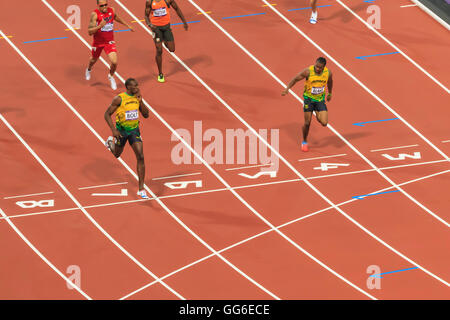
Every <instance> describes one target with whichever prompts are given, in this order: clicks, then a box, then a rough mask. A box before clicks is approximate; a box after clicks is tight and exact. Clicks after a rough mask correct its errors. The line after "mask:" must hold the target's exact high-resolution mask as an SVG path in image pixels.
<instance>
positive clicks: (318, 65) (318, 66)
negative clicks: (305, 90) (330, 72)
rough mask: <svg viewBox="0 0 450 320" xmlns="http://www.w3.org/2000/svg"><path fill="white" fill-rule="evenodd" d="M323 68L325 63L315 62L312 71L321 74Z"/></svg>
mask: <svg viewBox="0 0 450 320" xmlns="http://www.w3.org/2000/svg"><path fill="white" fill-rule="evenodd" d="M323 68H325V65H324V64H323V63H320V62H316V64H315V65H314V72H315V73H317V74H321V73H322V72H323Z"/></svg>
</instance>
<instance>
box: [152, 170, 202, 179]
mask: <svg viewBox="0 0 450 320" xmlns="http://www.w3.org/2000/svg"><path fill="white" fill-rule="evenodd" d="M199 174H202V173H201V172H196V173H186V174H179V175H176V176H168V177H159V178H153V179H152V180H164V179H172V178H179V177H187V176H196V175H199Z"/></svg>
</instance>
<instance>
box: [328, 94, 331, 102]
mask: <svg viewBox="0 0 450 320" xmlns="http://www.w3.org/2000/svg"><path fill="white" fill-rule="evenodd" d="M330 100H331V94H329V95H327V101H328V102H329V101H330Z"/></svg>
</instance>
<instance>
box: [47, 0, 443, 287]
mask: <svg viewBox="0 0 450 320" xmlns="http://www.w3.org/2000/svg"><path fill="white" fill-rule="evenodd" d="M43 1H44V0H43ZM263 1H264V2H266V1H265V0H263ZM189 2H190V3H191V4H193V5H194V6H195V7H196V8H197V9H198V10H199V11H200V12H202V13H203V14H204V16H205V17H207V18H208V19H209V20H210V21H211V22H212V23H213V24H215V25H216V26H217V27H218V28H219V29H220V30H222V32H224V33H225V34H226V35H227V36H228V37H229V38H230V39H231V40H232V41H233V42H234V43H236V44H237V45H238V46H239V47H240V48H241V49H242V50H244V51H245V52H246V53H247V54H248V55H249V56H250V57H252V59H253V60H254V61H255V62H257V63H258V64H259V65H260V66H262V67H263V68H265V70H266V71H267V72H268V73H270V74H271V75H272V76H273V77H275V75H274V74H273V73H272V72H271V71H270V70H268V69H267V68H266V67H265V66H264V65H263V64H262V63H261V62H259V60H258V59H256V58H255V57H254V56H253V55H252V54H251V53H249V52H248V50H247V49H245V48H244V47H243V46H242V45H241V44H240V43H238V42H237V41H236V40H235V39H234V38H233V37H232V36H231V35H229V34H228V33H227V32H226V31H225V30H224V29H223V28H222V27H221V26H219V25H218V24H217V23H216V22H215V21H214V20H213V19H212V18H211V17H210V16H209V15H208V14H207V13H206V12H205V11H204V10H203V9H202V8H200V7H199V6H198V5H197V4H195V3H194V2H193V1H192V0H189ZM116 3H118V4H119V5H120V6H121V7H122V8H123V9H124V10H125V11H127V13H128V14H129V15H130V16H132V17H135V16H134V15H133V14H132V13H131V12H130V11H129V10H128V9H127V8H126V7H124V6H123V5H122V4H121V2H120V1H119V0H116ZM266 3H267V2H266ZM269 8H270V9H272V10H275V9H274V7H273V6H270V7H269ZM276 12H278V11H276ZM284 19H286V18H284ZM140 25H141V27H142V28H143V29H144V30H146V31H147V32H148V29H147V28H146V27H145V26H144V25H143V24H142V23H140ZM170 54H171V55H172V57H174V58H175V59H176V60H177V61H178V62H179V63H180V64H181V65H183V67H184V68H185V69H186V70H187V71H189V73H191V74H192V75H193V76H194V77H195V78H196V79H197V80H198V81H199V82H200V83H201V84H202V85H203V86H204V87H205V88H206V89H207V90H208V91H209V92H211V94H213V95H214V96H215V97H216V99H217V100H219V101H220V102H221V103H222V104H223V105H224V106H225V107H226V108H227V109H228V110H229V111H230V112H231V113H232V114H233V115H234V116H235V117H236V118H238V119H239V120H240V121H241V122H242V123H243V124H244V125H245V126H246V127H247V128H248V129H249V130H250V131H251V132H252V133H253V134H254V135H255V136H257V137H258V138H259V139H260V141H261V142H263V143H264V144H265V145H266V146H267V147H268V148H269V149H270V150H271V151H272V152H273V153H274V154H276V155H277V156H278V158H279V159H280V160H282V161H283V162H284V163H285V164H286V165H287V166H288V167H289V168H291V170H292V171H294V172H295V173H296V174H297V175H298V176H299V177H300V178H301V179H302V180H303V181H304V182H305V183H306V184H307V185H308V186H309V187H310V188H312V189H313V190H314V191H315V192H316V193H317V194H318V195H319V196H320V197H322V199H324V200H325V201H326V202H327V203H329V204H330V205H333V206H334V207H335V205H334V204H333V202H331V200H329V199H328V198H327V197H326V196H325V195H323V194H322V193H321V192H320V191H319V190H318V189H317V188H316V187H314V186H313V185H312V184H311V183H310V182H309V181H308V180H306V179H305V177H304V176H303V175H302V174H300V172H298V171H297V170H296V169H295V168H294V167H293V166H292V165H291V164H290V163H289V162H288V161H287V160H286V159H285V158H284V157H282V156H281V154H280V153H279V152H278V151H277V150H275V149H274V148H273V147H272V146H271V145H270V144H269V143H268V142H267V141H266V140H265V139H263V138H262V137H261V136H260V135H259V134H258V132H256V130H255V129H253V128H252V127H250V126H249V125H248V123H247V122H246V121H245V120H244V119H242V117H241V116H240V115H239V114H237V113H236V112H235V111H234V110H233V109H232V108H231V107H230V106H229V105H228V104H227V103H226V102H225V101H224V100H223V99H222V98H221V97H220V96H218V95H217V93H215V92H214V91H213V90H212V89H211V88H210V87H209V86H208V85H207V84H206V83H205V82H204V81H203V80H202V79H201V78H199V77H198V76H197V75H196V74H195V73H194V72H193V71H192V70H191V69H190V68H189V67H188V66H187V65H186V64H185V63H184V62H183V61H181V59H179V58H178V56H176V55H175V54H174V53H173V52H170ZM275 78H276V77H275ZM276 79H277V81H279V82H280V83H281V84H282V85H283V86H284V87H285V85H284V84H283V83H282V82H281V80H279V79H278V78H276ZM361 85H363V84H362V83H361ZM363 86H364V85H363ZM290 92H291V93H292V94H295V93H293V91H292V90H291V91H290ZM329 128H330V129H332V127H331V126H329ZM332 130H333V132H335V134H337V135H339V137H340V138H341V139H342V140H343V141H345V142H346V143H347V145H348V146H349V147H351V148H352V150H354V151H355V152H356V153H357V154H359V155H360V156H361V157H362V158H363V159H365V160H366V162H367V163H369V164H371V166H372V167H373V168H374V169H376V170H377V172H378V173H379V174H381V175H382V176H383V177H385V179H386V180H387V181H390V182H391V184H392V185H393V186H395V187H396V188H397V189H399V190H400V191H401V192H402V193H403V194H404V195H407V196H408V197H409V198H410V199H411V200H412V201H413V202H415V203H416V204H417V205H419V206H420V207H421V208H423V209H424V210H428V209H427V208H425V207H424V206H423V205H422V204H420V203H418V201H417V200H415V199H414V198H412V197H411V196H409V195H408V194H407V193H406V192H405V191H404V190H402V189H400V188H399V187H398V185H396V184H395V183H394V182H393V181H392V180H390V179H389V178H388V177H387V176H386V175H384V174H383V173H382V172H381V171H380V170H379V169H378V168H377V167H376V166H375V165H373V164H372V163H371V162H370V161H369V160H368V159H367V158H366V157H364V155H362V154H361V153H360V152H359V151H358V150H357V149H356V148H355V147H354V146H353V145H351V144H350V143H349V142H348V141H347V140H345V139H344V138H343V137H342V136H341V135H340V134H339V133H338V132H336V131H335V130H334V129H332ZM177 135H178V134H177ZM178 136H179V135H178ZM177 138H178V139H181V137H177ZM430 143H431V142H430ZM185 145H186V146H187V147H188V148H189V149H192V148H191V146H190V145H189V144H187V143H185ZM435 148H436V147H435ZM437 150H439V149H437ZM439 151H440V150H439ZM191 152H195V151H194V150H193V149H192V151H191ZM197 156H198V155H197ZM200 159H201V158H200ZM201 160H203V159H201ZM446 160H447V161H448V160H449V158H448V157H446ZM202 162H203V163H204V164H205V165H206V166H207V167H210V166H209V165H208V164H207V163H206V162H204V160H203V161H202ZM213 173H214V172H213ZM218 178H219V180H223V179H222V178H221V177H220V176H219V177H218ZM231 192H233V190H231ZM233 194H236V193H235V192H233ZM237 197H239V198H241V197H240V196H239V195H237ZM241 201H244V200H243V199H242V200H241ZM243 203H244V202H243ZM335 209H336V210H337V211H339V212H340V213H341V214H343V215H344V216H345V217H346V218H347V219H348V220H350V221H351V222H352V223H354V224H355V225H356V226H358V227H359V228H361V230H363V231H365V232H366V233H367V234H368V235H370V236H371V237H373V238H374V239H376V240H377V241H378V242H380V243H381V244H383V245H384V246H386V247H387V248H389V249H390V250H392V251H393V252H396V253H397V254H398V255H400V256H401V257H403V258H404V259H405V260H407V261H408V262H410V263H412V264H414V265H415V266H417V267H418V268H419V269H421V270H422V271H424V272H426V273H427V274H428V275H430V276H432V277H433V278H435V279H436V280H438V281H440V282H442V283H444V284H446V285H448V283H447V282H445V281H444V280H442V279H441V278H439V277H438V276H436V275H435V274H433V273H431V272H430V271H428V270H427V269H425V268H424V267H422V266H419V265H418V264H417V263H416V262H414V261H413V260H411V259H409V258H408V257H406V256H405V255H403V254H402V253H401V252H399V251H398V250H396V249H395V248H393V247H391V246H390V245H389V244H387V243H386V242H384V241H383V240H382V239H380V238H378V237H377V236H376V235H375V234H373V233H372V232H370V231H369V230H368V229H366V228H365V227H364V226H362V225H361V224H360V223H358V222H357V221H356V220H354V219H353V218H352V217H350V216H349V215H347V214H346V213H345V212H343V211H342V210H341V209H339V208H337V207H335ZM427 212H428V213H430V214H431V215H433V216H434V217H436V218H437V219H438V220H439V221H441V222H442V223H444V224H447V225H448V223H447V222H445V221H444V220H442V219H441V218H440V217H438V216H436V215H435V214H434V213H432V212H431V211H430V210H428V211H427ZM261 219H264V220H265V221H267V220H266V219H265V218H263V217H261ZM267 223H270V222H268V221H267ZM280 234H281V235H282V236H283V237H285V235H284V234H282V233H280ZM286 239H287V240H288V241H292V240H290V239H289V238H287V237H286ZM292 244H293V245H294V246H298V245H297V244H296V243H295V242H292ZM298 248H299V250H303V248H301V247H300V246H298ZM314 259H315V258H314ZM327 268H328V267H327ZM330 272H333V274H334V271H330ZM338 276H339V277H340V275H338ZM344 281H345V280H344ZM352 285H353V284H352ZM356 288H357V287H355V289H356ZM358 289H359V288H358ZM358 289H357V290H358ZM359 290H360V289H359Z"/></svg>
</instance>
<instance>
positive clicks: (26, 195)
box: [3, 191, 54, 199]
mask: <svg viewBox="0 0 450 320" xmlns="http://www.w3.org/2000/svg"><path fill="white" fill-rule="evenodd" d="M52 193H54V192H53V191H49V192H41V193H32V194H25V195H21V196H11V197H4V198H3V199H14V198H25V197H32V196H40V195H43V194H52Z"/></svg>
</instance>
